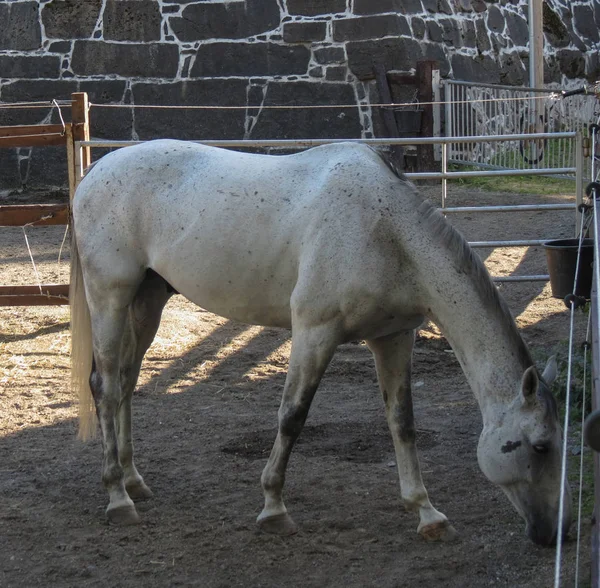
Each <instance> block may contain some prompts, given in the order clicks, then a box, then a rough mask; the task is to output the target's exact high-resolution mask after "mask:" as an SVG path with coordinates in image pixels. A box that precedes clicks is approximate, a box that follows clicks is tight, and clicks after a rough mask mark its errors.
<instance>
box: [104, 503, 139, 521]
mask: <svg viewBox="0 0 600 588" xmlns="http://www.w3.org/2000/svg"><path fill="white" fill-rule="evenodd" d="M106 517H107V518H108V522H109V523H112V524H114V525H120V526H126V525H138V524H139V522H140V516H139V515H138V513H137V511H136V510H135V506H133V504H122V505H121V506H116V507H114V508H111V507H110V506H109V507H108V508H107V509H106Z"/></svg>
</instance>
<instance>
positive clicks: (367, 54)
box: [346, 38, 423, 80]
mask: <svg viewBox="0 0 600 588" xmlns="http://www.w3.org/2000/svg"><path fill="white" fill-rule="evenodd" d="M346 50H347V52H348V66H349V67H350V70H351V71H352V73H354V75H355V76H356V77H357V78H359V79H361V80H364V79H371V78H373V77H374V73H373V63H374V62H375V61H376V60H378V61H380V62H382V63H383V64H384V65H385V67H386V69H387V70H388V71H389V70H392V69H396V70H400V71H409V70H410V69H412V68H413V67H415V66H416V63H417V60H418V59H420V58H421V57H422V56H423V52H422V49H421V45H420V43H419V42H418V41H415V40H414V39H408V38H389V39H380V40H375V41H351V42H349V43H347V44H346Z"/></svg>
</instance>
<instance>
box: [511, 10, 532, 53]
mask: <svg viewBox="0 0 600 588" xmlns="http://www.w3.org/2000/svg"><path fill="white" fill-rule="evenodd" d="M505 18H506V24H507V26H508V35H509V37H510V38H511V40H512V42H513V44H514V45H516V46H517V47H525V46H526V45H527V44H528V43H529V25H528V24H527V21H526V20H525V19H524V18H523V17H521V16H519V15H518V14H515V13H514V12H506V16H505Z"/></svg>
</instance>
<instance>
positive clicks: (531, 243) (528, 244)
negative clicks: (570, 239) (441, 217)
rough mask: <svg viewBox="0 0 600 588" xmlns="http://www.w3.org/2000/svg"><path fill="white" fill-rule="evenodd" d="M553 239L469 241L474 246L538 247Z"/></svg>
mask: <svg viewBox="0 0 600 588" xmlns="http://www.w3.org/2000/svg"><path fill="white" fill-rule="evenodd" d="M552 240H553V239H524V240H521V241H469V245H470V246H471V247H473V248H478V247H493V248H496V247H537V246H539V245H543V244H544V243H547V242H548V241H552Z"/></svg>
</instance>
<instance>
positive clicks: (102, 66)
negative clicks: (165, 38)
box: [71, 41, 179, 78]
mask: <svg viewBox="0 0 600 588" xmlns="http://www.w3.org/2000/svg"><path fill="white" fill-rule="evenodd" d="M178 66H179V49H178V47H177V46H176V45H169V44H166V43H148V44H128V43H105V42H101V41H75V47H74V49H73V59H72V60H71V68H72V70H73V71H74V72H75V73H76V74H77V75H82V76H93V75H120V76H123V77H153V78H174V77H175V75H176V74H177V68H178Z"/></svg>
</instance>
